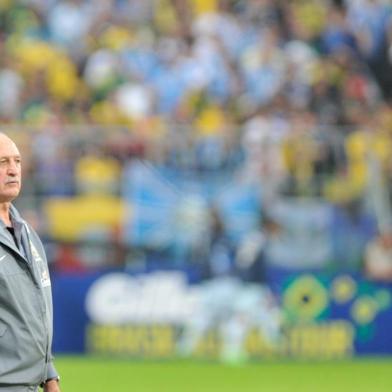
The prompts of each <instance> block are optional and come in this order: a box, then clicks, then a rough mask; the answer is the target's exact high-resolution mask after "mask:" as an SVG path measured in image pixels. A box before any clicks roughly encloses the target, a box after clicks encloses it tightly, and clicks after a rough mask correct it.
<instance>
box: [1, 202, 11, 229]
mask: <svg viewBox="0 0 392 392" xmlns="http://www.w3.org/2000/svg"><path fill="white" fill-rule="evenodd" d="M10 205H11V204H10V203H1V204H0V219H1V220H2V221H3V222H4V224H5V225H6V226H12V221H11V216H10Z"/></svg>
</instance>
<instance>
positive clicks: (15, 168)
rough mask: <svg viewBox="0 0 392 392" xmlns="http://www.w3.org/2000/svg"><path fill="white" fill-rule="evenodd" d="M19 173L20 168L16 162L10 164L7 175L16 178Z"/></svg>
mask: <svg viewBox="0 0 392 392" xmlns="http://www.w3.org/2000/svg"><path fill="white" fill-rule="evenodd" d="M18 172H19V166H18V164H17V163H16V162H10V164H9V165H8V170H7V173H8V174H9V175H12V176H16V175H17V174H18Z"/></svg>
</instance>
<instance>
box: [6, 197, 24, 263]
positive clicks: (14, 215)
mask: <svg viewBox="0 0 392 392" xmlns="http://www.w3.org/2000/svg"><path fill="white" fill-rule="evenodd" d="M10 215H11V219H12V222H13V225H14V227H15V229H17V230H23V226H24V225H25V222H24V220H23V219H22V217H21V216H20V214H19V211H18V210H17V209H16V208H15V207H14V206H13V205H12V204H11V206H10ZM0 243H2V244H4V245H5V246H7V247H8V248H10V249H11V250H13V251H14V252H15V253H17V254H18V255H19V256H21V257H22V258H23V259H24V260H26V257H25V255H24V254H23V253H22V252H21V251H20V249H18V247H17V246H16V244H15V242H14V241H13V239H11V238H10V236H9V235H8V233H7V229H6V225H5V223H4V222H3V221H2V220H1V219H0Z"/></svg>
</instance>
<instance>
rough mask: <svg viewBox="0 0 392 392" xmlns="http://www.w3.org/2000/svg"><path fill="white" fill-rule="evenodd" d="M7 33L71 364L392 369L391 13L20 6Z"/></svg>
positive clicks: (383, 4) (279, 6) (1, 35)
mask: <svg viewBox="0 0 392 392" xmlns="http://www.w3.org/2000/svg"><path fill="white" fill-rule="evenodd" d="M0 26H1V28H0V130H1V131H2V132H5V133H7V134H8V135H10V136H11V137H13V138H14V139H15V141H16V142H17V144H18V146H19V147H20V150H21V152H22V156H23V165H24V185H23V194H22V195H21V196H20V197H19V199H18V200H17V201H16V205H17V206H18V208H19V209H20V210H21V211H22V213H23V214H24V216H25V218H26V219H27V220H28V221H29V222H30V223H31V224H33V225H34V227H35V228H36V230H37V231H38V232H39V234H40V235H41V238H42V239H43V241H44V243H45V246H46V250H47V253H48V259H49V262H50V268H51V273H52V287H53V294H54V302H55V341H54V351H55V353H56V354H66V353H68V354H69V353H73V354H75V353H76V354H103V355H110V356H122V357H124V356H125V357H127V358H128V357H129V358H159V359H165V358H176V357H181V358H183V357H190V358H207V359H219V360H223V361H226V362H234V363H236V362H243V361H246V360H250V359H252V360H254V359H256V360H257V359H265V358H276V357H278V358H281V357H294V358H321V359H341V358H347V357H351V356H361V355H381V354H384V355H390V354H392V340H391V339H390V327H391V325H392V302H391V294H392V283H391V282H392V215H391V200H392V193H391V191H392V105H391V102H392V101H391V99H392V8H391V4H390V2H389V1H382V0H346V1H344V0H341V1H321V0H309V1H301V0H291V1H283V0H282V1H279V0H275V1H274V0H247V1H245V0H237V1H234V0H187V1H180V0H143V1H138V0H94V1H88V0H86V1H82V0H24V1H23V0H20V1H11V0H0Z"/></svg>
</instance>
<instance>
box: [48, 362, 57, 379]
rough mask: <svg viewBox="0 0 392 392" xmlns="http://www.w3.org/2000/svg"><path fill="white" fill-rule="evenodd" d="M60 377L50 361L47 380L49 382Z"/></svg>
mask: <svg viewBox="0 0 392 392" xmlns="http://www.w3.org/2000/svg"><path fill="white" fill-rule="evenodd" d="M58 376H59V374H58V373H57V370H56V368H55V367H54V364H53V362H52V361H50V362H49V363H48V373H47V375H46V379H47V380H49V379H51V378H56V377H58Z"/></svg>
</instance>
